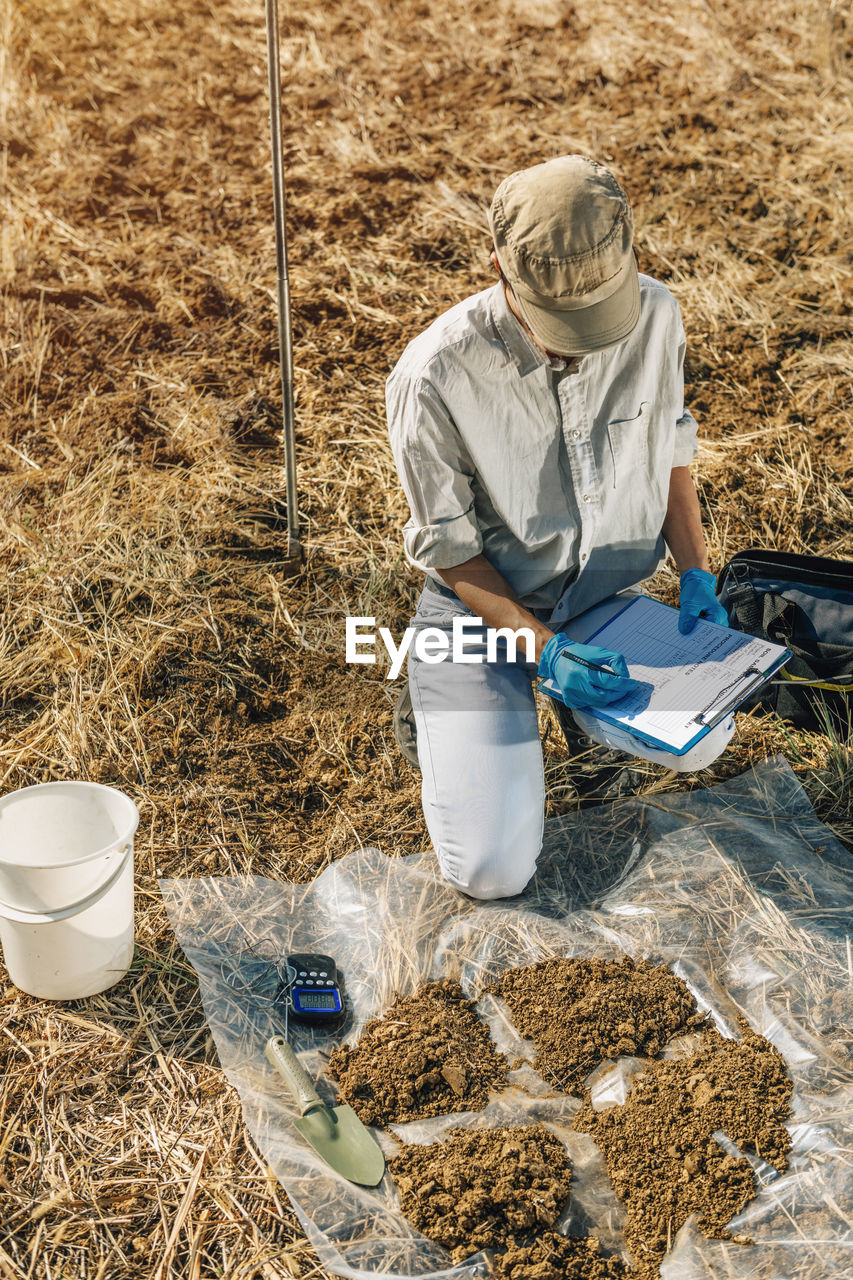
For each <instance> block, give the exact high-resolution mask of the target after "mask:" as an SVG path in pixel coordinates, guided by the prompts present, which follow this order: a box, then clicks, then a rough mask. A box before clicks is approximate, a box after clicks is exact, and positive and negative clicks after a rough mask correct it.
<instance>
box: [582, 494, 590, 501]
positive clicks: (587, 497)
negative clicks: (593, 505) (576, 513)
mask: <svg viewBox="0 0 853 1280" xmlns="http://www.w3.org/2000/svg"><path fill="white" fill-rule="evenodd" d="M583 500H584V502H589V494H588V493H585V494H584V495H583Z"/></svg>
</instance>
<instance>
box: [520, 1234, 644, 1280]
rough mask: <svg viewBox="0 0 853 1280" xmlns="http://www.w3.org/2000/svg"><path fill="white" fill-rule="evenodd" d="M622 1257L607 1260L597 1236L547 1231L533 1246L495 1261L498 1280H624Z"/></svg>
mask: <svg viewBox="0 0 853 1280" xmlns="http://www.w3.org/2000/svg"><path fill="white" fill-rule="evenodd" d="M628 1274H629V1273H628V1270H627V1268H626V1267H625V1263H624V1262H623V1261H622V1259H621V1258H619V1257H616V1256H614V1257H606V1256H605V1255H604V1254H603V1253H602V1252H601V1243H600V1241H598V1240H597V1239H596V1238H595V1236H561V1235H560V1234H559V1233H558V1232H556V1231H545V1232H543V1234H542V1235H541V1236H540V1237H539V1239H538V1240H534V1241H533V1243H532V1244H525V1245H515V1246H513V1247H511V1248H509V1249H507V1251H506V1253H504V1254H501V1255H499V1256H498V1257H497V1258H496V1259H495V1275H496V1276H497V1277H498V1280H624V1277H627V1275H628Z"/></svg>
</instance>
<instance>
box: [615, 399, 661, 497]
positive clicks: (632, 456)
mask: <svg viewBox="0 0 853 1280" xmlns="http://www.w3.org/2000/svg"><path fill="white" fill-rule="evenodd" d="M650 407H651V406H650V404H649V402H648V401H647V400H643V401H641V402H640V403H639V404H638V405H637V406H636V407H632V406H630V405H626V406H625V410H624V412H622V411H617V412H618V414H619V416H614V417H612V418H610V419H609V420H608V423H607V440H608V444H609V446H610V457H611V461H612V464H613V474H614V478H615V483H617V484H624V483H625V481H626V480H631V479H632V478H633V477H637V476H638V475H639V474H640V473H645V471H646V470H647V468H648V463H649V422H650Z"/></svg>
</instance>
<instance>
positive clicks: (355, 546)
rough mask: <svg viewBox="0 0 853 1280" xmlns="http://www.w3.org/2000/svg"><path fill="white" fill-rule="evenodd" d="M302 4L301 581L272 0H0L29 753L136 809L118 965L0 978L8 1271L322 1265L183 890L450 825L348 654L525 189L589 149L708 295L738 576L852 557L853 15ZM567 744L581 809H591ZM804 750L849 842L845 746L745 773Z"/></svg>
mask: <svg viewBox="0 0 853 1280" xmlns="http://www.w3.org/2000/svg"><path fill="white" fill-rule="evenodd" d="M282 28H283V30H282V65H283V73H284V86H285V89H284V92H285V102H286V117H287V118H286V121H285V129H286V152H287V155H286V160H287V169H288V181H289V196H290V214H291V223H290V237H291V261H292V263H293V279H292V289H293V299H294V325H295V331H296V350H295V364H296V380H297V410H296V411H297V425H298V463H299V482H300V502H301V508H302V513H303V519H304V530H303V532H304V543H305V546H306V548H307V551H308V560H307V564H306V566H305V570H304V573H303V574H302V576H300V577H299V578H292V577H286V576H285V575H284V572H283V570H284V565H283V563H282V560H281V555H282V545H283V529H284V519H283V507H282V498H283V478H282V461H283V460H282V457H281V453H280V450H279V448H278V444H277V438H276V413H275V409H274V402H275V398H276V394H277V390H276V378H277V362H276V351H275V322H274V313H273V303H272V298H273V283H274V253H273V243H272V234H271V188H270V176H269V172H268V141H267V123H266V95H265V67H264V31H263V13H262V7H259V6H258V5H256V4H250V3H248V0H225V3H224V4H220V5H218V6H216V8H215V10H213V9H211V8H210V6H209V5H206V4H202V3H200V2H199V0H175V2H174V3H171V4H165V3H164V0H138V2H137V3H134V4H133V5H128V4H127V3H124V2H123V0H93V3H90V4H82V3H80V2H79V0H77V2H75V3H71V2H70V0H60V2H59V3H58V4H54V5H51V6H50V7H49V8H45V7H39V6H37V5H32V4H26V5H23V6H21V5H15V4H13V3H12V0H4V3H3V4H2V5H0V184H2V186H0V290H2V292H0V307H2V323H0V331H2V333H3V342H2V352H0V420H1V421H0V435H2V439H0V463H2V467H3V475H2V488H0V500H2V511H3V519H2V532H1V533H0V554H2V558H3V574H2V580H0V585H2V598H0V606H1V607H0V699H2V709H3V726H2V740H0V778H2V786H3V788H4V789H7V790H8V789H11V788H14V787H18V786H22V785H26V784H28V783H32V782H36V781H42V780H46V779H51V778H59V777H90V778H93V779H96V780H99V781H106V782H112V783H115V784H116V785H119V786H121V787H122V788H124V789H125V790H127V791H128V792H129V793H130V794H131V795H132V796H133V797H134V799H135V800H137V802H138V803H139V805H140V808H141V811H142V828H141V835H140V841H139V858H138V884H139V897H138V908H139V953H138V958H137V961H136V964H135V967H134V970H133V973H132V975H131V977H130V979H129V980H128V981H127V982H126V983H125V984H124V985H123V986H122V987H121V988H120V989H119V990H117V991H116V992H114V993H111V994H109V995H107V996H105V997H99V998H96V999H92V1000H90V1001H86V1002H85V1003H84V1004H82V1005H81V1006H80V1007H79V1008H52V1007H49V1006H47V1005H45V1004H42V1003H39V1002H38V1001H34V1000H31V999H28V998H25V997H23V996H21V995H20V994H19V993H18V992H16V991H14V990H13V989H11V988H10V987H7V988H6V990H5V992H4V994H3V1000H2V1006H0V1029H2V1031H3V1035H2V1043H3V1052H4V1077H3V1080H4V1083H3V1095H2V1117H3V1119H2V1139H0V1143H2V1153H3V1165H2V1178H0V1187H2V1193H3V1198H4V1205H3V1226H2V1230H0V1268H2V1269H3V1270H4V1272H5V1273H6V1274H8V1275H9V1276H15V1277H24V1276H26V1277H42V1276H44V1277H46V1280H53V1278H54V1277H59V1276H61V1275H62V1276H65V1275H75V1276H76V1275H79V1276H81V1277H86V1280H90V1278H93V1277H99V1278H100V1280H103V1278H104V1277H112V1276H114V1275H119V1274H121V1275H123V1276H130V1277H133V1276H139V1277H146V1280H147V1278H148V1277H150V1276H151V1275H152V1269H154V1270H156V1273H157V1275H158V1276H162V1277H163V1280H168V1278H170V1277H176V1276H179V1275H180V1276H182V1277H189V1278H190V1280H195V1278H196V1277H201V1276H209V1275H216V1274H227V1275H228V1276H229V1277H243V1278H248V1277H252V1276H259V1277H265V1278H268V1280H272V1278H273V1277H278V1276H285V1275H291V1274H301V1275H306V1276H307V1275H311V1274H312V1269H313V1268H314V1263H313V1262H312V1255H311V1252H310V1250H309V1249H308V1247H307V1245H305V1244H304V1242H303V1241H302V1240H301V1236H300V1234H299V1232H298V1229H297V1227H296V1225H295V1222H294V1220H293V1219H292V1217H291V1216H290V1214H289V1210H288V1209H287V1208H286V1206H285V1205H284V1204H283V1201H282V1197H281V1195H280V1192H279V1191H278V1190H277V1188H276V1186H275V1184H274V1182H273V1181H272V1180H271V1179H270V1178H269V1176H268V1174H267V1171H266V1169H265V1167H264V1164H263V1161H262V1160H261V1159H260V1158H259V1157H258V1155H257V1153H255V1152H253V1151H252V1149H251V1147H250V1146H249V1145H248V1144H247V1142H246V1139H245V1136H244V1133H243V1129H242V1124H241V1118H240V1113H239V1109H238V1107H237V1104H236V1102H235V1099H234V1097H233V1095H232V1094H231V1093H230V1092H229V1090H228V1089H227V1087H226V1086H225V1084H224V1082H223V1078H222V1075H221V1073H220V1071H219V1069H218V1067H217V1063H216V1060H215V1057H214V1055H213V1053H212V1051H211V1047H210V1043H209V1041H208V1039H207V1036H206V1033H205V1029H204V1022H203V1019H202V1016H201V1012H200V1009H199V1003H198V997H197V993H196V987H195V983H194V981H193V980H192V978H191V976H190V975H189V973H188V971H187V969H186V967H185V965H183V963H182V962H181V961H180V959H179V958H178V957H177V956H176V953H175V948H174V944H173V941H172V938H171V935H170V932H169V929H168V926H167V923H166V919H165V915H164V912H163V909H162V905H161V903H160V900H159V896H158V893H157V890H156V887H155V875H156V873H157V871H158V870H162V871H163V872H164V873H166V874H170V875H193V874H199V873H214V874H229V873H233V872H236V873H242V872H247V871H248V872H256V873H262V874H270V875H274V876H275V875H285V876H289V877H293V878H297V879H309V878H311V877H312V876H313V875H314V874H316V872H317V871H318V870H319V869H320V868H321V867H322V866H324V865H325V864H326V863H327V862H328V861H329V860H330V859H332V858H334V857H336V856H338V855H340V854H341V853H342V852H345V851H347V850H348V849H350V848H353V847H357V846H358V845H359V844H368V843H376V844H380V845H381V846H382V847H383V848H384V849H386V850H388V851H390V852H403V851H405V852H409V851H411V850H412V849H415V848H418V847H423V846H424V844H425V833H424V829H423V824H422V819H421V815H420V808H419V798H418V785H417V779H416V778H415V777H414V775H413V774H412V773H411V772H410V771H409V770H408V768H407V766H405V765H404V764H403V763H402V762H401V760H400V757H399V755H398V754H397V752H396V749H395V747H394V745H393V741H392V736H391V731H390V716H391V706H392V701H393V691H391V690H389V688H388V686H387V685H386V684H385V682H384V679H383V672H382V670H381V669H379V668H363V669H361V670H360V671H359V672H358V673H357V675H353V673H352V672H351V671H347V670H346V669H345V668H344V666H343V662H342V619H343V615H344V614H345V613H346V612H353V613H355V612H357V613H374V614H376V615H378V616H379V618H380V620H381V621H382V622H383V623H384V624H385V625H388V626H390V627H391V628H392V629H399V628H402V626H403V625H405V621H406V619H407V617H408V615H409V613H410V611H411V608H412V605H413V602H414V598H415V594H416V590H417V583H416V581H415V577H414V576H413V575H412V574H411V573H409V571H408V570H407V569H406V568H405V566H404V565H403V563H402V560H401V555H400V535H399V528H400V524H401V523H402V521H403V520H404V519H405V514H406V513H405V505H404V500H403V498H402V495H401V493H400V490H399V487H398V485H397V483H396V479H395V476H394V471H393V466H392V461H391V457H390V453H389V450H388V447H387V443H386V437H385V428H384V421H383V404H382V389H383V381H384V378H385V376H386V374H387V372H388V370H389V368H390V367H391V365H392V364H393V362H394V360H395V359H396V357H397V355H398V354H399V352H400V350H401V349H402V346H403V345H404V343H405V342H406V341H407V339H408V338H410V337H411V336H413V335H414V334H415V333H416V332H417V331H418V330H419V329H421V328H422V327H424V326H425V325H426V324H427V323H428V322H429V320H430V319H431V318H432V317H433V316H434V315H435V314H436V312H437V311H438V310H440V309H441V308H443V307H445V306H447V305H450V304H451V303H453V302H455V301H457V300H459V299H460V298H462V297H464V296H465V295H466V294H468V293H469V292H471V291H472V290H474V289H477V288H481V287H483V286H485V285H487V284H488V283H490V275H489V267H488V249H489V246H488V242H487V239H486V235H485V227H484V223H483V222H482V220H481V219H480V216H479V214H480V211H481V210H482V209H483V208H484V207H485V205H486V203H487V202H488V200H489V198H490V196H491V192H492V190H493V189H494V186H495V185H496V183H497V181H498V180H499V178H500V177H501V176H503V174H505V173H506V172H507V171H508V170H510V169H512V168H515V167H519V166H521V165H524V164H527V163H529V162H530V161H531V160H536V159H539V158H541V157H542V156H545V155H551V154H555V153H557V152H561V151H564V150H567V149H578V150H584V151H589V152H591V153H594V154H596V155H598V156H600V157H602V158H603V159H604V160H605V161H607V162H608V163H610V164H611V165H613V167H614V168H615V169H616V171H617V172H618V173H619V175H620V177H621V178H622V179H623V180H624V182H625V184H626V186H627V187H628V189H629V191H630V192H631V194H632V196H633V198H634V201H635V205H636V211H637V223H638V227H639V235H638V246H639V250H640V255H641V260H642V263H643V265H644V267H645V268H646V269H647V270H650V271H651V272H652V273H653V274H657V275H659V276H661V277H662V278H663V279H665V280H666V281H667V282H668V283H669V284H670V285H671V287H672V288H673V290H674V291H675V293H676V294H677V296H678V298H679V300H680V302H681V304H682V309H683V312H684V318H685V326H686V330H687V334H688V339H689V354H688V365H687V375H688V397H689V402H690V403H691V405H692V406H693V408H694V410H695V412H696V415H697V417H698V418H699V420H700V424H701V433H702V436H703V448H702V452H701V455H700V471H699V485H700V490H701V495H702V500H703V505H704V509H705V512H706V523H707V527H708V529H709V534H710V540H711V549H712V554H713V559H714V561H715V563H720V562H722V561H723V560H724V559H725V558H726V556H727V555H729V554H730V553H731V552H733V551H735V550H737V549H740V548H741V547H743V546H746V545H750V544H753V543H756V542H759V543H761V542H771V543H774V544H776V543H778V544H779V545H781V546H784V547H785V548H787V549H789V550H793V551H800V550H807V551H816V552H824V553H826V554H831V555H837V556H843V555H847V556H850V555H853V521H851V514H853V512H851V504H850V496H849V495H850V467H851V456H850V438H851V382H850V368H851V354H853V352H851V342H850V336H849V329H848V315H849V310H850V303H851V297H850V287H851V286H850V273H849V263H848V261H847V253H848V246H849V243H850V231H851V228H850V214H849V210H850V208H851V207H853V200H851V181H853V179H851V166H850V164H849V150H850V142H851V124H850V121H851V111H850V108H851V77H850V65H851V63H850V26H849V16H848V14H847V10H846V8H845V6H843V5H841V4H839V3H835V2H834V0H833V2H832V3H826V0H798V2H797V3H794V0H775V3H773V4H771V5H770V6H769V7H768V5H767V4H766V3H758V0H745V2H743V0H739V2H738V3H735V2H734V0H719V2H717V3H714V4H713V5H710V6H709V5H708V4H706V3H704V2H701V3H700V0H688V3H683V2H682V0H663V3H661V4H658V5H655V6H654V7H653V8H650V7H649V6H648V5H640V4H636V5H634V6H628V8H627V9H626V6H625V5H624V4H616V3H615V2H611V0H578V2H577V3H576V4H575V5H573V6H568V5H564V4H562V3H556V0H555V2H554V3H550V2H549V3H548V4H533V3H530V2H529V0H502V3H500V4H498V5H497V6H495V5H492V6H482V5H474V6H471V5H470V4H464V5H463V4H462V3H448V4H445V5H443V6H442V5H439V6H435V5H433V6H432V7H431V8H425V7H424V6H422V5H420V4H415V3H414V0H404V2H403V3H402V4H395V5H393V6H389V5H382V4H379V3H376V0H355V3H348V4H347V5H342V4H339V3H337V0H332V2H331V3H329V4H326V5H323V6H318V5H316V4H308V3H307V2H306V0H296V2H295V3H294V4H291V5H289V6H288V7H287V13H286V14H283V15H282ZM658 585H659V586H660V588H661V590H662V591H663V592H664V593H666V594H668V595H669V596H670V597H671V596H672V593H673V591H674V577H673V574H672V572H671V570H667V571H665V572H664V573H663V574H662V575H661V578H660V580H659V584H658ZM543 714H544V713H543ZM544 728H546V726H545V725H544V724H543V729H544ZM547 730H548V731H547V735H546V745H545V749H546V770H547V775H546V776H547V783H548V788H549V809H550V811H551V812H560V811H564V810H571V809H572V808H574V806H575V797H574V791H573V788H572V777H573V774H574V773H575V772H576V765H574V764H573V762H571V761H570V760H567V758H566V753H565V750H564V749H563V747H562V745H561V743H560V742H559V739H558V735H557V732H556V730H555V728H554V727H553V726H550V725H549V726H547ZM778 748H781V749H783V750H785V751H786V752H787V753H788V754H789V756H791V757H792V758H794V759H795V762H796V764H797V767H798V769H800V770H801V775H802V776H803V778H804V781H805V782H806V784H807V785H808V786H809V788H810V790H811V792H812V794H813V795H814V796H815V798H816V800H817V801H818V803H819V804H820V806H821V811H822V812H823V813H824V814H825V815H826V816H827V818H828V819H829V820H830V821H831V822H832V823H833V824H835V826H836V828H837V829H838V830H839V831H840V832H842V834H843V833H845V832H846V833H847V836H848V838H849V837H850V833H851V825H853V824H851V815H850V807H849V780H850V757H849V752H848V751H847V750H846V749H845V748H844V747H843V746H842V745H841V744H839V743H837V742H836V743H832V742H831V741H830V740H829V739H827V738H825V737H823V736H822V735H805V734H790V733H787V732H786V731H785V730H784V729H782V728H781V727H779V726H778V725H776V724H775V723H774V722H772V721H768V720H766V719H764V720H762V719H761V718H759V717H752V718H749V719H745V720H744V721H743V723H742V726H741V736H740V740H739V743H738V745H737V746H734V747H732V748H731V749H730V750H729V751H728V752H727V754H726V756H725V757H724V758H723V760H722V761H721V762H720V764H719V765H718V767H717V769H716V771H715V772H716V776H723V775H725V774H726V773H734V772H738V771H739V770H741V769H742V768H743V767H744V766H746V765H747V764H749V763H750V762H751V761H752V760H754V759H757V758H760V757H762V756H763V755H764V754H766V752H767V751H768V750H770V749H778ZM683 785H684V780H683V779H682V780H675V779H673V778H672V777H668V776H664V775H662V773H661V772H660V771H657V772H655V773H653V774H652V773H650V775H649V786H650V788H651V789H653V790H655V791H656V792H663V791H665V790H666V789H668V788H672V787H674V786H683ZM688 785H691V780H688ZM399 964H400V972H399V974H398V975H397V976H398V977H399V979H400V981H401V982H404V981H405V978H406V973H407V971H408V969H409V968H410V961H409V960H408V959H407V958H406V956H405V955H401V956H400V959H399ZM314 1273H315V1274H316V1271H315V1272H314Z"/></svg>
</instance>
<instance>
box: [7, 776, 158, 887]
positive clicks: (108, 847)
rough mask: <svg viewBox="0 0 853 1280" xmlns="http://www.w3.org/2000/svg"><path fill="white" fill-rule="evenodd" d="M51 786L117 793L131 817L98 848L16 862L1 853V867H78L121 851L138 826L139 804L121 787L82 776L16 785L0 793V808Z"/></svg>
mask: <svg viewBox="0 0 853 1280" xmlns="http://www.w3.org/2000/svg"><path fill="white" fill-rule="evenodd" d="M50 787H81V788H87V789H88V790H90V791H109V792H111V793H112V794H113V795H115V796H119V797H120V798H121V800H122V801H124V802H125V803H126V804H127V805H129V806H130V810H131V813H130V814H129V815H128V816H129V817H130V818H131V821H130V823H129V825H128V826H127V827H126V828H125V829H124V830H123V832H122V834H121V835H117V836H116V837H115V839H113V840H110V842H109V844H105V845H102V846H101V847H100V849H96V850H95V851H94V852H93V853H84V854H83V856H82V857H80V858H69V859H68V860H67V862H58V863H57V862H16V861H15V860H14V859H13V858H4V857H3V855H2V853H0V867H21V868H25V869H27V870H28V871H55V870H56V869H57V868H58V867H63V868H64V867H80V866H83V865H84V864H85V863H87V862H95V861H97V859H98V858H105V857H108V856H109V855H110V854H113V853H116V852H118V851H121V850H122V849H123V848H124V846H125V845H127V844H128V842H129V841H132V840H133V837H134V836H135V835H136V830H137V828H138V826H139V808H138V807H137V805H136V802H135V801H134V800H131V798H130V796H129V795H127V794H126V793H125V792H124V791H120V790H119V789H118V787H108V786H107V785H106V783H103V782H87V781H86V780H85V779H84V778H69V779H68V781H67V782H63V781H61V780H57V781H56V782H34V783H32V784H31V785H30V786H28V787H17V788H16V789H15V790H14V791H10V792H9V793H8V794H7V795H5V796H0V812H2V810H3V809H4V808H6V807H7V805H8V804H10V803H11V802H12V801H14V800H16V799H18V798H19V797H20V796H23V795H25V794H26V793H27V792H28V791H46V790H48V788H50Z"/></svg>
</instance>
